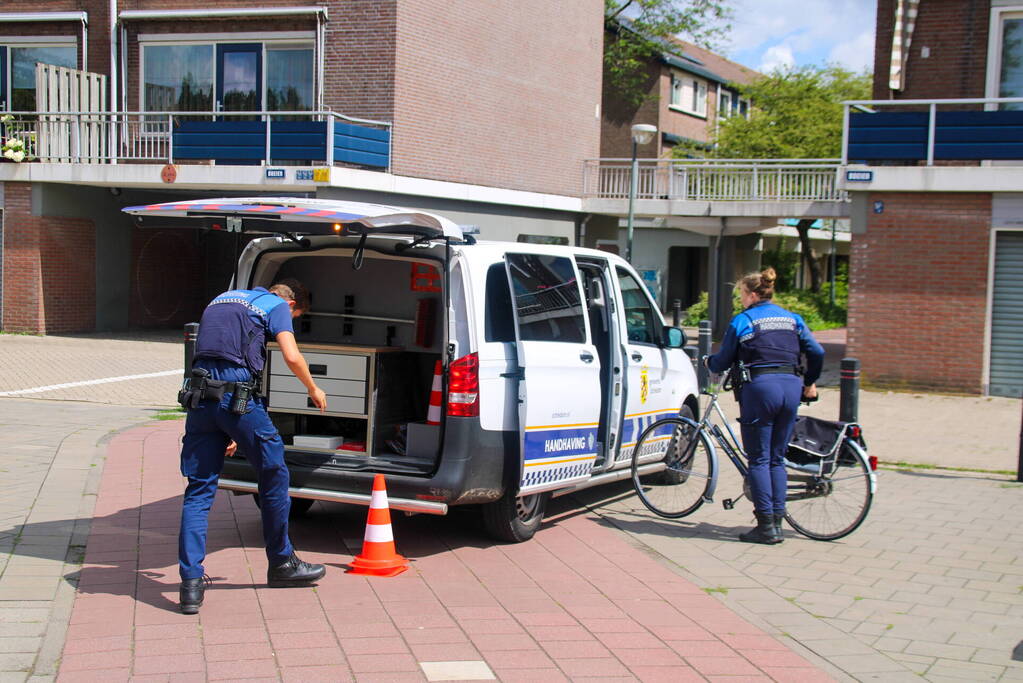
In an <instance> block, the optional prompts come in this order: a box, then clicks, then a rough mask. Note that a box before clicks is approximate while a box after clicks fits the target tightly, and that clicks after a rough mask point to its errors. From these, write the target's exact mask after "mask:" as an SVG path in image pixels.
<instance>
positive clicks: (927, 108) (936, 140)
mask: <svg viewBox="0 0 1023 683" xmlns="http://www.w3.org/2000/svg"><path fill="white" fill-rule="evenodd" d="M842 104H843V105H844V109H845V113H844V122H843V125H842V163H843V164H845V163H847V162H848V163H871V162H874V161H886V162H891V161H895V162H918V161H925V162H926V163H927V165H928V166H931V165H933V164H934V162H935V161H936V160H938V161H946V160H950V161H981V160H985V159H1023V111H1021V109H1023V98H1021V97H986V98H970V99H952V100H850V101H848V102H843V103H842ZM1002 105H1015V108H1014V109H1000V107H1001V106H1002ZM899 107H901V108H904V109H909V111H890V109H892V108H899ZM981 107H983V110H981V109H980V108H981ZM880 108H884V109H886V111H876V110H877V109H880ZM942 108H944V109H945V110H944V111H940V109H942ZM949 108H953V109H954V110H953V111H949V110H948V109H949Z"/></svg>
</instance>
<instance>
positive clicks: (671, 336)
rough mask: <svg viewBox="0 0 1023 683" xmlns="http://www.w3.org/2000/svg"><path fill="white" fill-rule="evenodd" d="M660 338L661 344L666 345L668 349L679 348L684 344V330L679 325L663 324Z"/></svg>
mask: <svg viewBox="0 0 1023 683" xmlns="http://www.w3.org/2000/svg"><path fill="white" fill-rule="evenodd" d="M661 339H662V345H664V346H667V347H668V348H669V349H681V348H682V347H683V346H685V345H686V333H685V330H683V329H682V328H679V327H671V326H669V325H665V326H664V327H663V328H662V335H661Z"/></svg>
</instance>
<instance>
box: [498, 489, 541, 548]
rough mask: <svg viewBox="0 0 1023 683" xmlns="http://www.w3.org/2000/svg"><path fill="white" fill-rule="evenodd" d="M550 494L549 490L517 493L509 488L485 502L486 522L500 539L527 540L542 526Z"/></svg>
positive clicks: (511, 540)
mask: <svg viewBox="0 0 1023 683" xmlns="http://www.w3.org/2000/svg"><path fill="white" fill-rule="evenodd" d="M550 497H551V496H550V493H533V494H531V495H528V496H516V495H515V492H514V491H511V490H509V491H507V492H506V493H505V494H504V495H503V496H501V497H500V498H499V499H498V500H496V501H494V502H493V503H487V504H485V505H484V506H483V526H484V527H486V530H487V533H489V534H490V535H491V536H492V537H493V538H495V539H497V540H498V541H505V542H506V543H522V542H523V541H528V540H529V539H531V538H533V534H535V533H536V532H537V530H538V529H539V528H540V524H541V522H543V515H544V512H546V510H547V501H548V500H550Z"/></svg>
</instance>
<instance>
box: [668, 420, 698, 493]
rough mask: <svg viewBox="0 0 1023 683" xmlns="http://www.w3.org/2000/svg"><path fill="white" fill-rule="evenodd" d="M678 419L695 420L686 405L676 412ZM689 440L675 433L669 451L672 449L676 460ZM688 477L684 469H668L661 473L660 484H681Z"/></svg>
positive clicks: (683, 435)
mask: <svg viewBox="0 0 1023 683" xmlns="http://www.w3.org/2000/svg"><path fill="white" fill-rule="evenodd" d="M678 414H679V416H680V417H684V418H686V419H689V420H693V421H695V420H696V415H695V414H694V413H693V409H692V408H690V407H689V406H687V405H683V406H682V409H681V410H680V411H678ZM688 443H689V440H688V439H687V438H686V435H685V434H680V433H678V432H676V433H675V435H674V437H673V438H672V441H671V446H669V449H673V450H674V453H675V455H676V457H677V458H681V455H682V453H684V452H685V448H686V445H687V444H688ZM688 477H689V474H688V472H687V471H686V468H685V467H673V468H668V469H666V470H664V471H663V472H661V483H662V484H666V485H674V484H681V483H682V482H684V481H685V480H686V479H687V478H688Z"/></svg>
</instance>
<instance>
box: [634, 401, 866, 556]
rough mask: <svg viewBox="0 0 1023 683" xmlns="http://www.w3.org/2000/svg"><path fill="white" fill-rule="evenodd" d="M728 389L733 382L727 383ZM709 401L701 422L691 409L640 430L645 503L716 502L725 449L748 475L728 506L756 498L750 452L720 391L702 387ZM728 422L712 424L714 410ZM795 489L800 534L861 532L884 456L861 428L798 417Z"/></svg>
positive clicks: (791, 473) (671, 509)
mask: <svg viewBox="0 0 1023 683" xmlns="http://www.w3.org/2000/svg"><path fill="white" fill-rule="evenodd" d="M723 388H725V389H726V390H727V388H728V387H727V386H724V387H723ZM701 393H704V394H707V395H709V396H710V403H709V404H708V405H707V409H706V410H705V411H704V413H703V418H702V419H701V420H699V421H696V420H693V419H691V417H688V416H686V414H685V413H689V414H691V410H690V409H689V408H688V407H683V409H682V410H680V412H679V415H678V416H675V417H668V418H662V419H660V420H658V421H656V422H654V423H653V424H651V425H649V426H648V427H647V428H646V429H644V430H643V432H642V433H641V434H640V435H639V438H638V439H637V440H636V444H635V446H634V447H633V451H632V484H633V487H634V488H635V490H636V493H637V494H638V495H639V498H640V500H642V501H643V504H644V505H645V506H646V507H647V508H649V509H650V510H651V511H652V512H654V513H656V514H658V515H660V516H661V517H665V518H668V519H680V518H682V517H686V516H687V515H691V514H692V513H694V512H696V510H698V509H699V508H700V506H701V505H703V504H704V503H711V502H713V500H714V493H715V491H716V488H717V476H718V455H717V451H716V450H715V447H714V444H715V442H716V443H717V445H718V446H719V447H720V448H721V450H723V451H724V452H725V454H726V455H727V456H728V459H729V460H731V462H732V464H733V465H735V468H736V469H737V470H738V471H739V474H741V475H742V480H743V492H742V494H740V495H739V496H737V497H736V498H734V499H733V498H726V499H724V500H723V501H722V503H723V505H724V507H725V509H726V510H731V509H733V508H734V507H735V503H736V502H737V501H738V500H739V499H741V498H742V497H746V498H747V499H749V498H750V493H749V483H748V480H747V474H748V473H749V468H748V467H747V465H746V457H745V456H746V454H745V452H744V451H743V449H742V446H741V445H740V443H741V442H740V441H739V439H737V438H736V436H735V433H734V432H733V431H732V428H731V426H730V425H729V423H728V419H727V417H726V416H725V413H724V411H723V410H722V409H721V406H720V405H719V404H718V390H717V386H716V385H711V386H709V387H708V388H707V389H705V390H704V391H703V392H701ZM715 413H716V414H717V416H718V417H719V418H720V422H721V424H723V425H724V429H723V430H722V428H721V426H720V425H718V424H717V423H715V422H712V421H711V420H712V416H713V415H714V414H715ZM785 467H786V469H787V470H788V491H787V495H786V497H785V501H786V502H785V520H786V521H787V522H788V523H789V525H790V526H791V527H792V528H793V529H795V530H796V531H797V532H799V533H800V534H802V535H804V536H807V537H808V538H812V539H814V540H819V541H834V540H836V539H839V538H842V537H844V536H847V535H849V534H851V533H852V532H853V531H855V530H856V528H857V527H859V526H860V524H862V523H863V520H864V519H865V518H866V516H867V512H869V511H870V505H871V503H872V501H873V499H874V493H875V491H876V490H877V477H876V474H875V471H876V469H877V458H876V457H873V456H868V455H867V447H866V442H865V441H864V439H863V433H862V429H861V428H860V426H859V425H858V424H856V423H849V422H830V421H828V420H821V419H818V418H813V417H807V416H799V417H798V418H797V425H796V429H795V430H794V437H793V439H792V440H791V441H790V442H789V449H788V453H787V454H786V458H785Z"/></svg>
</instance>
